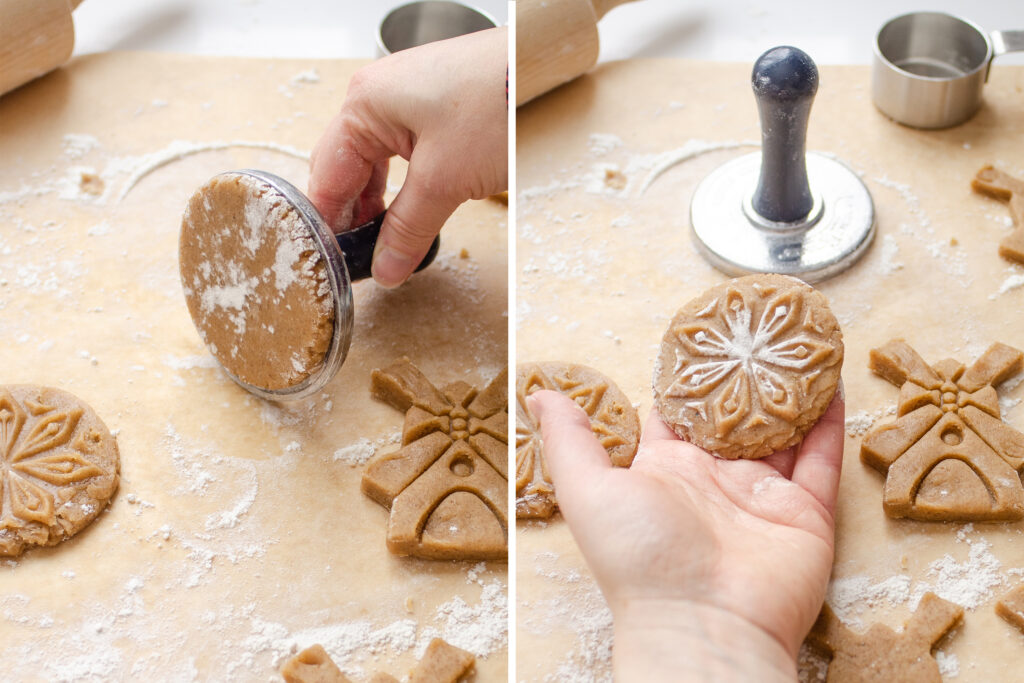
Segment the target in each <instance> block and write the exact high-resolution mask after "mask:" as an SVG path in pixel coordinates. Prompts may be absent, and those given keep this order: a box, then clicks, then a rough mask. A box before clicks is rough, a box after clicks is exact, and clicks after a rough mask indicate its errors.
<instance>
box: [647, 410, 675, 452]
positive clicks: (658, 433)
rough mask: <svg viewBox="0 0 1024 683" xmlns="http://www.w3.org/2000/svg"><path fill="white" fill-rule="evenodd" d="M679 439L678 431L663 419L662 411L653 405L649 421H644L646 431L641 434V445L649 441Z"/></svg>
mask: <svg viewBox="0 0 1024 683" xmlns="http://www.w3.org/2000/svg"><path fill="white" fill-rule="evenodd" d="M678 440H679V437H678V436H677V435H676V433H675V432H673V431H672V429H671V428H670V427H669V426H668V425H667V424H665V421H664V420H662V419H661V413H659V412H658V409H657V408H654V407H652V408H651V412H650V414H649V415H648V416H647V422H645V423H644V431H643V433H642V434H641V435H640V445H643V444H645V443H646V442H648V441H678Z"/></svg>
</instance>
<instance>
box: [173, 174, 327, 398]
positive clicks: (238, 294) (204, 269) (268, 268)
mask: <svg viewBox="0 0 1024 683" xmlns="http://www.w3.org/2000/svg"><path fill="white" fill-rule="evenodd" d="M179 245H180V246H179V258H180V267H181V284H182V288H183V290H184V293H185V300H186V302H187V304H188V310H189V313H190V314H191V315H192V320H193V322H194V323H195V326H196V329H197V330H198V331H199V334H200V336H201V337H202V339H203V341H204V342H205V343H206V345H207V347H209V349H210V352H211V353H212V354H213V356H214V357H215V358H216V359H217V361H218V362H219V363H220V364H221V365H222V366H223V367H224V369H225V370H226V371H227V372H228V373H230V374H231V375H233V376H234V377H236V378H238V379H239V380H241V381H242V382H244V383H246V384H249V385H252V386H255V387H259V388H261V389H266V390H280V389H286V388H289V387H293V386H295V385H297V384H299V383H301V382H302V381H303V380H305V379H306V378H308V377H309V376H310V375H311V374H313V373H314V372H315V371H316V370H317V369H318V368H319V367H320V366H321V365H322V364H323V362H324V359H325V357H326V355H327V351H328V348H329V347H330V343H331V336H332V334H333V326H334V302H333V300H332V296H331V288H330V283H329V281H328V276H327V272H326V267H327V266H326V264H325V263H324V261H323V259H322V258H321V256H320V253H319V251H318V250H317V248H316V243H315V241H314V239H313V236H312V232H311V230H310V229H309V227H308V226H307V225H306V224H305V222H304V221H303V219H302V217H301V216H300V215H299V213H298V212H297V211H296V210H295V209H294V207H292V206H291V205H290V203H289V202H288V200H287V199H286V198H285V197H284V195H282V194H281V193H280V192H279V191H278V190H276V189H275V188H274V187H272V186H271V185H270V184H268V183H266V182H264V181H262V180H259V179H257V178H254V177H252V176H249V175H245V174H241V173H225V174H221V175H219V176H216V177H214V178H213V179H211V180H210V181H209V182H208V183H207V184H206V185H204V186H203V187H201V188H200V189H199V190H198V191H197V192H196V193H195V194H194V195H193V196H192V198H191V199H190V200H189V203H188V206H187V208H186V209H185V214H184V216H183V218H182V222H181V239H180V242H179Z"/></svg>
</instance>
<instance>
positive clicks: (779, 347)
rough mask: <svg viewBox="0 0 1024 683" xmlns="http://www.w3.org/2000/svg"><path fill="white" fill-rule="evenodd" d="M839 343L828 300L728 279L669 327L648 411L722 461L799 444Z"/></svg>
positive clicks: (814, 416) (776, 282)
mask: <svg viewBox="0 0 1024 683" xmlns="http://www.w3.org/2000/svg"><path fill="white" fill-rule="evenodd" d="M842 365H843V339H842V332H841V331H840V329H839V323H838V322H837V321H836V319H835V316H834V315H833V314H832V311H831V310H830V309H829V306H828V301H827V300H826V299H825V297H824V295H822V294H821V293H820V292H818V291H817V290H815V289H813V288H812V287H810V286H809V285H806V284H804V283H803V282H801V281H800V280H798V279H796V278H792V277H788V276H784V275H771V274H769V275H749V276H746V277H741V278H736V279H734V280H729V281H727V282H724V283H722V284H720V285H718V286H716V287H712V288H711V289H709V290H707V291H706V292H704V293H703V294H702V295H700V296H699V297H697V298H696V299H693V300H692V301H690V302H689V303H687V304H686V305H685V306H683V308H682V309H681V310H680V311H679V312H678V313H677V314H676V316H675V317H674V318H673V319H672V322H671V323H670V324H669V327H668V331H666V332H665V336H664V338H663V339H662V343H661V349H660V352H659V355H658V359H657V361H656V364H655V370H654V398H655V405H656V406H657V408H658V412H659V413H660V414H661V417H662V419H663V420H664V421H665V422H666V424H668V425H669V426H670V427H671V428H672V429H673V431H675V432H676V434H678V435H679V437H680V438H682V439H684V440H686V441H689V442H691V443H693V444H695V445H697V446H699V447H701V448H703V449H705V450H707V451H710V452H711V453H714V454H715V455H718V456H720V457H723V458H728V459H735V458H762V457H764V456H767V455H770V454H771V453H774V452H776V451H779V450H782V449H785V448H789V447H790V446H793V445H795V444H797V443H798V442H799V441H800V440H801V439H802V438H803V436H804V434H806V433H807V432H808V431H809V430H810V428H811V427H812V426H813V425H814V423H815V422H817V421H818V418H820V417H821V415H822V414H823V413H824V412H825V410H826V409H827V408H828V405H829V403H830V402H831V400H832V396H833V394H834V393H835V390H836V386H837V385H838V383H839V373H840V370H841V369H842Z"/></svg>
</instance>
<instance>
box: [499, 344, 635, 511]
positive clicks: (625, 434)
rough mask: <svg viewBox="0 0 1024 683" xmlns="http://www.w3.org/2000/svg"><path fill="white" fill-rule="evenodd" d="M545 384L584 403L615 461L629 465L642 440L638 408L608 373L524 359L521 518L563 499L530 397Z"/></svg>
mask: <svg viewBox="0 0 1024 683" xmlns="http://www.w3.org/2000/svg"><path fill="white" fill-rule="evenodd" d="M541 389H551V390H554V391H558V392H560V393H563V394H565V395H566V396H568V397H569V398H571V399H573V400H574V401H576V403H577V404H578V405H579V406H580V407H581V408H583V410H584V412H586V413H587V416H588V417H589V418H590V428H591V430H592V431H593V432H594V436H596V437H597V438H598V440H599V441H600V442H601V445H602V446H604V448H605V450H606V451H608V456H609V458H611V461H612V464H613V465H615V466H616V467H629V465H630V463H632V462H633V456H634V455H636V449H637V444H638V443H639V441H640V421H639V420H638V419H637V415H636V409H634V408H633V405H632V403H630V401H629V398H628V397H627V396H626V395H625V394H624V393H622V390H621V389H619V387H618V386H616V384H615V383H614V382H612V381H611V380H610V379H608V378H607V377H605V376H604V375H603V374H601V373H600V372H598V371H597V370H594V369H593V368H589V367H587V366H585V365H575V364H572V363H560V362H553V363H524V364H521V365H520V366H519V367H518V368H517V369H516V517H519V518H546V517H550V516H551V515H552V514H553V513H554V511H555V508H556V507H557V506H558V501H557V499H556V498H555V487H554V484H552V483H551V477H550V476H549V475H548V471H547V465H546V464H545V461H544V452H543V445H542V442H541V435H540V430H539V429H538V427H537V424H536V422H535V421H534V419H533V416H532V415H531V414H530V411H529V410H528V409H527V407H526V397H527V396H529V395H530V394H532V393H533V392H535V391H540V390H541Z"/></svg>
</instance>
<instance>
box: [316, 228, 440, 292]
mask: <svg viewBox="0 0 1024 683" xmlns="http://www.w3.org/2000/svg"><path fill="white" fill-rule="evenodd" d="M387 213H388V212H387V211H384V212H381V214H380V215H379V216H377V217H376V218H374V219H373V220H372V221H370V222H369V223H363V224H362V225H360V226H358V227H355V228H352V229H351V230H346V231H345V232H340V233H337V234H336V235H335V236H334V237H335V239H336V240H337V241H338V246H339V247H341V254H342V256H343V257H344V259H345V266H346V267H347V268H348V279H349V280H350V281H351V282H355V281H356V280H365V279H366V278H368V277H372V273H371V271H370V265H371V264H372V263H373V248H374V247H375V246H376V244H377V238H378V237H380V228H381V226H382V225H383V224H384V216H386V215H387ZM440 246H441V236H440V235H438V236H437V237H435V238H434V241H433V242H432V243H431V244H430V249H428V250H427V254H426V256H424V257H423V260H422V261H420V264H419V265H418V266H416V272H419V271H421V270H423V269H424V268H426V267H427V266H429V265H430V264H431V263H433V261H434V257H435V256H437V250H438V248H439V247H440Z"/></svg>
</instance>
